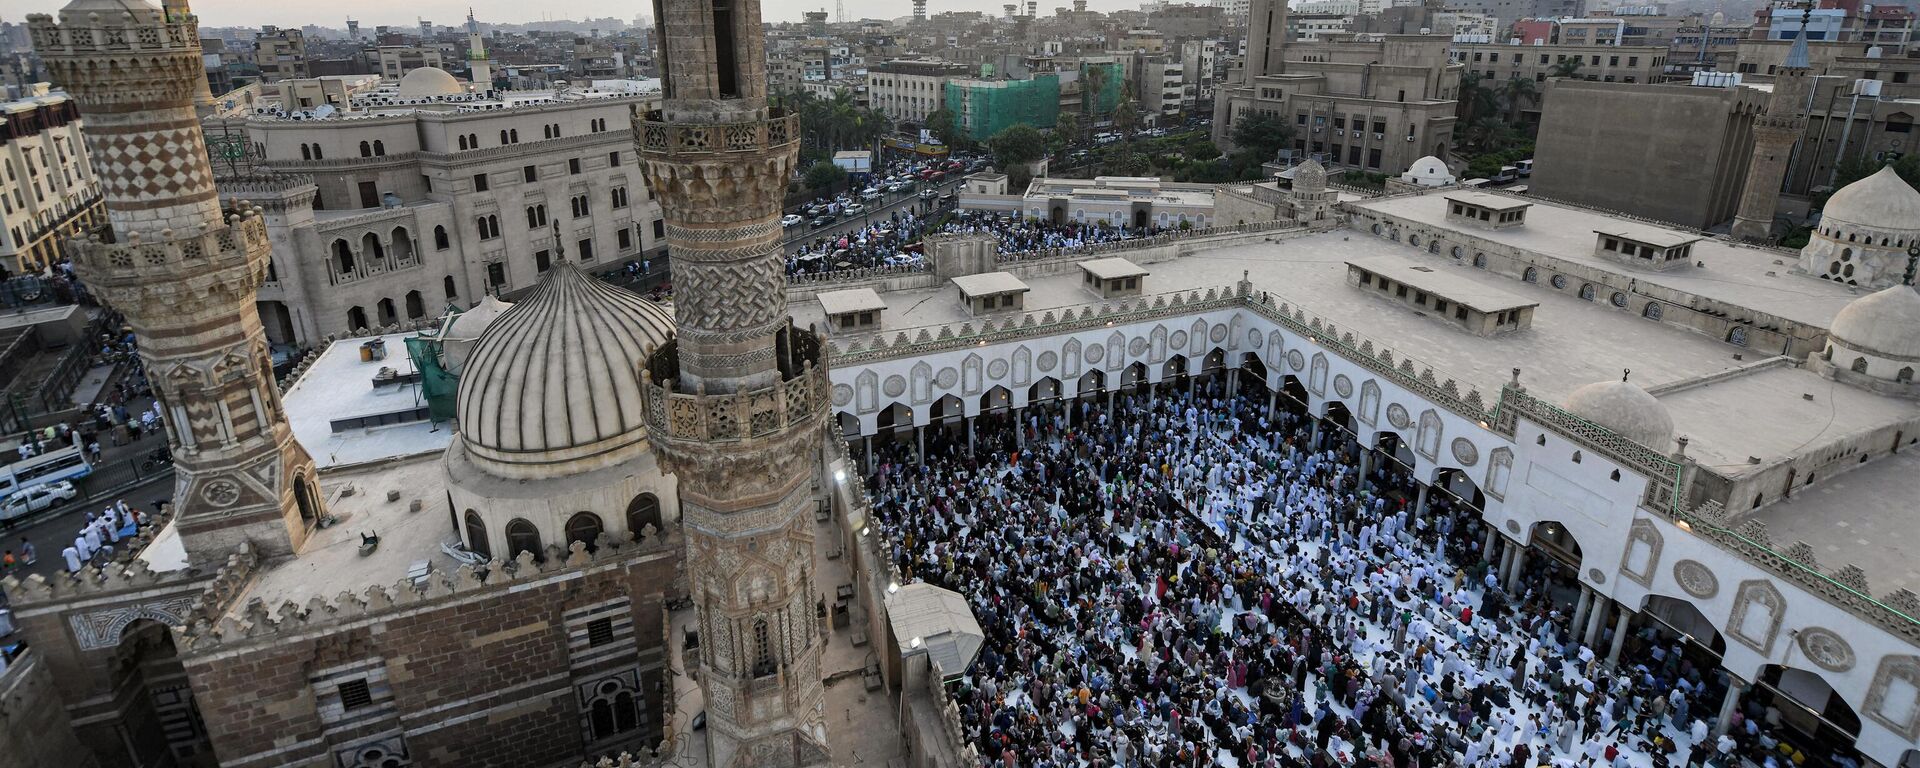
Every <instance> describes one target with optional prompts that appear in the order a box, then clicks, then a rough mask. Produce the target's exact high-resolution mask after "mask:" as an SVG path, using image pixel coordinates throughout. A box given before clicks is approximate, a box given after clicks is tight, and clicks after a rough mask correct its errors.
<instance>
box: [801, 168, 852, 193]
mask: <svg viewBox="0 0 1920 768" xmlns="http://www.w3.org/2000/svg"><path fill="white" fill-rule="evenodd" d="M846 180H847V169H845V168H841V167H840V166H837V165H834V164H833V163H827V162H819V163H814V164H813V165H812V166H810V167H808V168H807V175H806V181H807V189H815V190H819V189H832V188H833V187H834V186H835V185H838V184H841V183H843V182H845V181H846Z"/></svg>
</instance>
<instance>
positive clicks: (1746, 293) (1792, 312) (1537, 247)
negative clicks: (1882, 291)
mask: <svg viewBox="0 0 1920 768" xmlns="http://www.w3.org/2000/svg"><path fill="white" fill-rule="evenodd" d="M1474 194H1479V195H1485V194H1487V193H1474ZM1456 196H1457V194H1447V195H1437V194H1429V195H1409V196H1406V197H1394V198H1383V199H1377V200H1366V201H1362V202H1359V203H1357V204H1356V205H1357V206H1358V207H1360V208H1366V209H1371V210H1375V211H1379V212H1381V213H1385V214H1389V215H1393V216H1399V217H1403V218H1406V219H1409V220H1412V221H1417V222H1421V223H1424V224H1428V225H1431V226H1434V227H1438V228H1441V229H1448V230H1453V229H1456V228H1455V227H1454V226H1452V225H1449V224H1448V223H1447V220H1446V218H1447V203H1446V200H1447V199H1448V198H1451V197H1456ZM1621 223H1622V220H1621V219H1618V218H1615V217H1612V216H1607V215H1605V214H1601V213H1597V212H1594V211H1588V210H1584V209H1579V208H1569V207H1564V206H1559V205H1554V204H1552V203H1546V202H1535V203H1534V204H1533V207H1532V208H1531V209H1529V210H1528V211H1527V223H1526V224H1525V225H1524V226H1518V227H1508V228H1506V229H1496V230H1484V231H1483V230H1472V231H1471V232H1470V234H1472V235H1473V236H1474V237H1479V238H1483V239H1486V240H1491V241H1493V242H1496V243H1501V244H1505V245H1511V246H1513V247H1516V248H1523V249H1526V250H1530V251H1535V252H1538V253H1542V254H1546V255H1548V256H1553V257H1555V258H1560V259H1565V260H1567V261H1570V262H1574V263H1577V264H1583V265H1586V266H1590V267H1593V268H1594V269H1598V270H1601V271H1604V272H1609V273H1614V274H1626V275H1631V276H1632V277H1633V278H1634V279H1636V280H1639V281H1640V282H1642V283H1648V284H1652V285H1659V286H1663V287H1667V288H1672V289H1674V290H1677V291H1685V292H1687V293H1691V294H1695V295H1698V296H1703V297H1706V298H1709V299H1713V300H1715V301H1720V302H1725V303H1727V304H1732V305H1735V306H1740V307H1746V308H1748V309H1752V310H1755V311H1758V312H1765V313H1768V314H1772V315H1776V316H1779V317H1783V318H1786V319H1788V320H1791V321H1794V322H1797V323H1804V324H1807V325H1812V326H1815V327H1819V328H1825V327H1827V326H1828V325H1829V324H1831V323H1832V322H1833V316H1834V315H1835V314H1838V313H1839V312H1840V310H1841V308H1843V307H1845V306H1846V305H1847V303H1848V302H1850V301H1852V300H1854V299H1856V298H1859V297H1860V296H1864V295H1866V292H1865V291H1862V290H1859V289H1853V288H1849V287H1847V286H1844V285H1840V284H1837V283H1832V282H1828V281H1826V280H1820V279H1818V278H1813V277H1807V276H1805V275H1796V274H1793V273H1791V272H1789V271H1788V270H1790V269H1792V267H1793V260H1794V257H1793V256H1792V255H1790V254H1784V253H1779V252H1776V251H1770V250H1762V249H1759V248H1748V247H1744V246H1739V245H1734V244H1732V243H1729V242H1726V241H1724V240H1713V239H1709V240H1701V241H1700V242H1697V243H1694V245H1693V260H1694V261H1700V262H1705V263H1706V266H1704V267H1699V266H1689V267H1687V268H1685V269H1676V270H1672V271H1668V272H1654V271H1642V270H1636V269H1630V268H1623V267H1622V266H1621V265H1620V263H1619V262H1616V261H1611V260H1606V259H1602V258H1601V257H1599V256H1595V255H1594V254H1593V239H1594V238H1593V233H1594V232H1595V231H1597V230H1602V229H1609V228H1612V227H1616V226H1618V225H1620V224H1621ZM1645 226H1647V227H1648V228H1649V229H1656V230H1661V231H1665V232H1669V233H1672V234H1675V235H1684V236H1688V237H1691V236H1694V233H1691V232H1687V231H1686V230H1681V229H1673V228H1669V227H1655V226H1653V225H1645ZM1352 234H1354V236H1355V237H1359V236H1360V235H1359V234H1358V233H1352ZM1768 272H1772V273H1774V275H1773V276H1771V277H1769V276H1768V275H1767V273H1768ZM1509 282H1510V283H1512V284H1515V285H1518V284H1519V283H1517V282H1516V281H1509Z"/></svg>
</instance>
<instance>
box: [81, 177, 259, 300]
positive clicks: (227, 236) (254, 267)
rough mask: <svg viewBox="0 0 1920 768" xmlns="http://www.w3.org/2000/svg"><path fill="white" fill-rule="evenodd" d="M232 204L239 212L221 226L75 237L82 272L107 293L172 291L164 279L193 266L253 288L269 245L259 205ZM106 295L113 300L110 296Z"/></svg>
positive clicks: (102, 231)
mask: <svg viewBox="0 0 1920 768" xmlns="http://www.w3.org/2000/svg"><path fill="white" fill-rule="evenodd" d="M236 207H237V208H238V209H239V210H238V212H237V213H230V214H227V216H226V222H225V224H224V225H219V226H200V227H196V228H194V229H193V230H190V231H175V230H164V231H161V232H160V233H158V235H159V236H158V237H157V238H155V237H153V236H152V235H142V234H141V233H139V232H131V233H128V234H127V236H126V241H125V242H114V241H113V240H112V239H111V238H112V235H113V233H112V232H111V231H110V230H108V229H106V228H102V229H100V230H98V231H96V232H94V233H93V234H92V235H90V236H89V237H88V238H87V239H86V240H81V241H75V245H76V246H77V249H78V252H79V258H78V259H76V262H77V266H78V267H79V271H80V276H81V278H82V279H85V280H86V281H87V284H88V285H90V286H96V287H98V288H104V289H105V290H107V291H108V292H109V294H111V293H114V292H123V291H139V290H142V289H153V290H156V291H171V290H173V288H172V287H171V286H168V285H167V283H169V282H171V281H173V280H176V279H178V278H179V276H180V273H181V270H191V271H192V272H194V273H196V274H201V275H207V274H211V275H216V276H219V277H223V278H226V279H227V280H236V281H238V282H240V283H243V285H238V286H235V287H237V288H244V290H246V291H252V290H253V289H255V288H257V287H259V285H260V283H261V282H262V281H264V280H265V279H266V276H267V260H268V256H269V254H270V253H271V251H272V245H271V243H269V241H268V240H267V224H266V221H265V220H264V219H262V218H261V211H260V209H259V208H257V207H254V206H253V205H252V204H251V203H247V202H244V201H242V202H240V203H238V204H237V205H236ZM107 300H108V302H109V303H113V302H114V298H113V297H112V296H111V295H110V296H109V297H108V299H107Z"/></svg>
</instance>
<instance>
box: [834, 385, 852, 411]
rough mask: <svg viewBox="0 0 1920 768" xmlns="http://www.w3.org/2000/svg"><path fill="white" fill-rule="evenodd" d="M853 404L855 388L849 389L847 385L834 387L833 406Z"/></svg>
mask: <svg viewBox="0 0 1920 768" xmlns="http://www.w3.org/2000/svg"><path fill="white" fill-rule="evenodd" d="M851 402H853V387H849V386H847V385H845V384H835V385H833V404H834V405H838V406H844V405H846V404H847V403H851Z"/></svg>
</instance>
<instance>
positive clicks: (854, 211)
mask: <svg viewBox="0 0 1920 768" xmlns="http://www.w3.org/2000/svg"><path fill="white" fill-rule="evenodd" d="M843 212H844V213H846V214H847V215H848V216H858V215H860V214H863V213H866V212H867V207H866V206H864V205H861V204H859V203H848V204H847V207H846V208H845V209H844V211H843Z"/></svg>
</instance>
